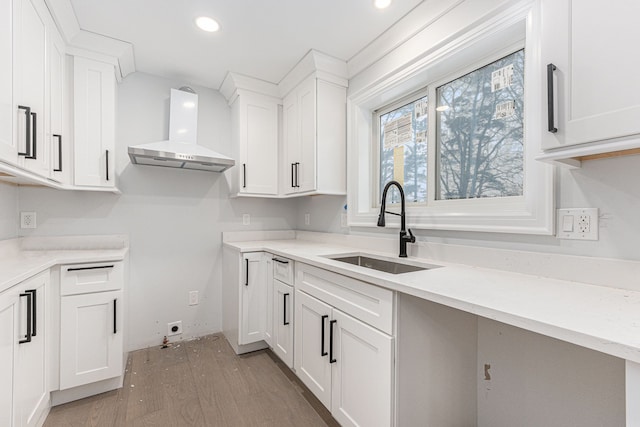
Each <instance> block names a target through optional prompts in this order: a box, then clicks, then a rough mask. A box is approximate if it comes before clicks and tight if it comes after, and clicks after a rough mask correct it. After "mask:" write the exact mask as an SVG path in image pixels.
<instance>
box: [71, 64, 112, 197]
mask: <svg viewBox="0 0 640 427" xmlns="http://www.w3.org/2000/svg"><path fill="white" fill-rule="evenodd" d="M115 92H116V79H115V74H114V67H113V65H111V64H106V63H104V62H99V61H94V60H91V59H87V58H82V57H79V56H76V57H74V60H73V115H74V122H73V123H74V132H73V144H74V149H73V152H74V175H75V176H74V183H75V185H80V186H94V187H114V186H115V173H114V171H115V167H114V164H115V152H114V150H115V114H116V98H115V96H116V93H115Z"/></svg>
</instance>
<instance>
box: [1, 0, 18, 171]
mask: <svg viewBox="0 0 640 427" xmlns="http://www.w3.org/2000/svg"><path fill="white" fill-rule="evenodd" d="M12 9H13V3H12V2H11V1H2V2H0V160H1V161H4V162H7V163H10V164H15V163H16V162H17V161H18V149H17V147H16V143H15V141H14V139H13V123H14V117H15V116H16V114H17V112H14V107H13V72H12V71H13V69H12V64H13V58H12V52H13V31H12V28H13V13H12Z"/></svg>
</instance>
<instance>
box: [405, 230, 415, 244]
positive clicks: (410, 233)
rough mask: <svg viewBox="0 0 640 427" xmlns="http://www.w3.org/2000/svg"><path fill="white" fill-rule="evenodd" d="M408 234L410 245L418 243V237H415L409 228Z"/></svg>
mask: <svg viewBox="0 0 640 427" xmlns="http://www.w3.org/2000/svg"><path fill="white" fill-rule="evenodd" d="M407 232H408V233H409V237H407V241H408V242H409V243H415V242H416V236H414V235H413V233H412V232H411V229H410V228H407Z"/></svg>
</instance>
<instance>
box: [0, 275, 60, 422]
mask: <svg viewBox="0 0 640 427" xmlns="http://www.w3.org/2000/svg"><path fill="white" fill-rule="evenodd" d="M48 283H49V271H48V270H47V271H45V272H43V273H40V274H38V275H37V276H34V277H33V278H31V279H28V280H25V281H24V282H22V283H20V284H18V285H16V286H15V287H13V288H11V289H9V290H7V291H5V292H3V293H2V294H0V425H2V426H16V427H18V426H35V425H39V424H40V422H41V421H42V420H41V418H42V416H43V415H44V412H45V411H46V409H47V408H48V406H49V386H48V381H47V378H48V376H47V375H48V372H47V368H48V367H47V351H46V348H47V347H46V343H47V335H46V334H47V332H48V331H47V330H46V328H47V321H46V319H47V317H46V316H47V311H48V310H47V305H46V304H47V298H46V292H47V286H48Z"/></svg>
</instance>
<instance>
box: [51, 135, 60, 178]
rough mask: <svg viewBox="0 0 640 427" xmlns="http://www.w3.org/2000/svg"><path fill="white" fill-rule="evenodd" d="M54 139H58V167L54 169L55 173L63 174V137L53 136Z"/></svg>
mask: <svg viewBox="0 0 640 427" xmlns="http://www.w3.org/2000/svg"><path fill="white" fill-rule="evenodd" d="M52 136H53V137H54V138H58V167H57V168H53V171H54V172H62V135H57V134H55V133H54V134H53V135H52Z"/></svg>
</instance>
